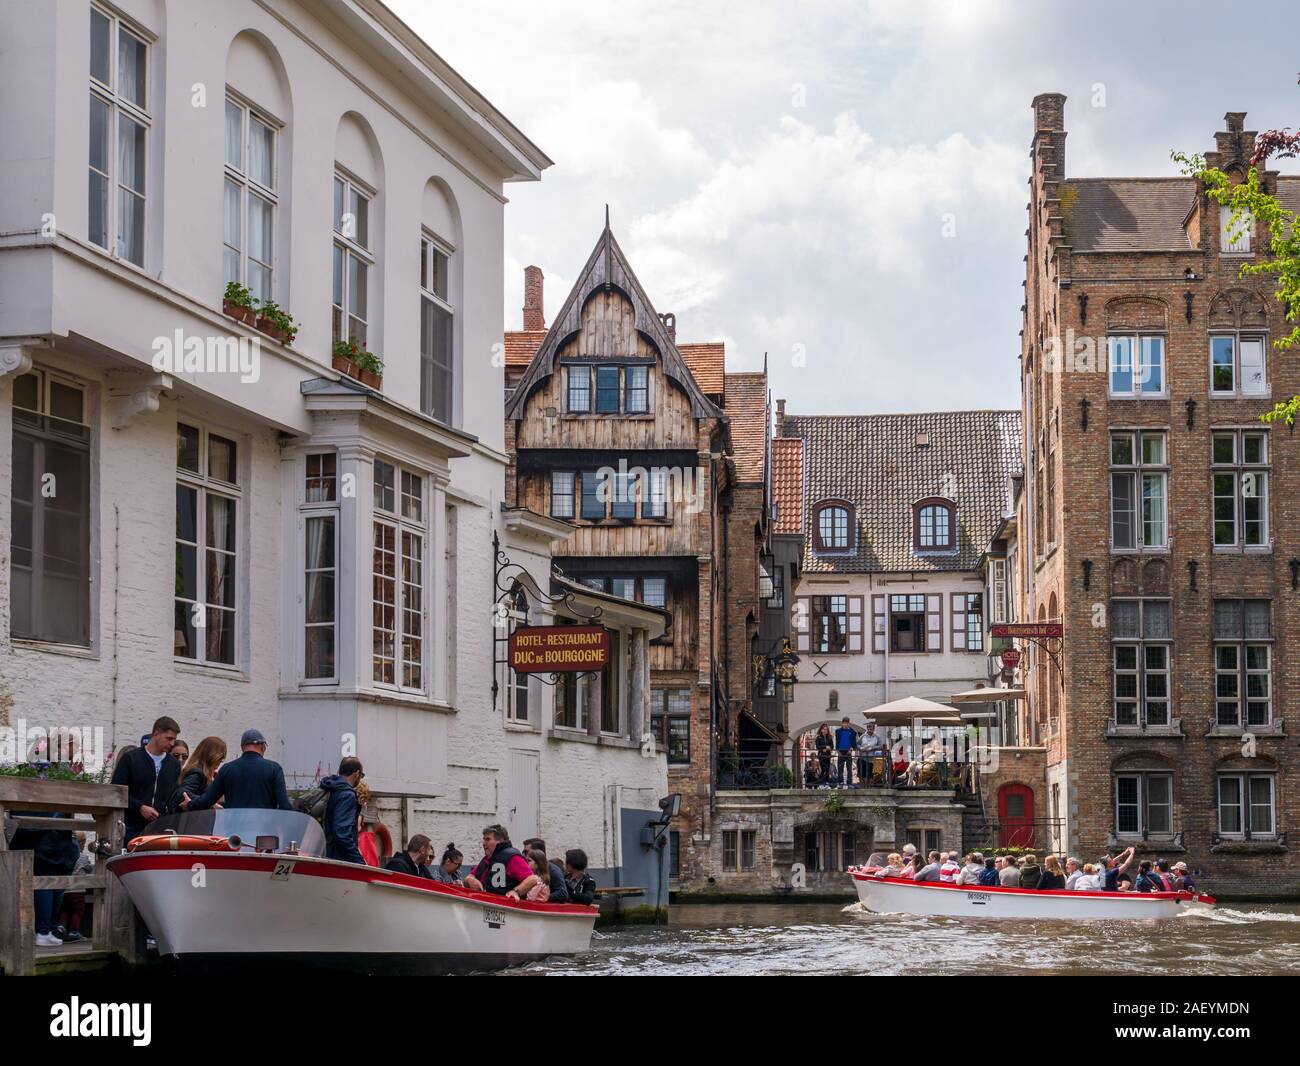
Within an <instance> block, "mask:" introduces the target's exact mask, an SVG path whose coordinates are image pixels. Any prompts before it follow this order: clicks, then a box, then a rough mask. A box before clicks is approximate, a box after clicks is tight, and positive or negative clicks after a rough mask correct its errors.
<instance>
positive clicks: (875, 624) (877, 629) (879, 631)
mask: <svg viewBox="0 0 1300 1066" xmlns="http://www.w3.org/2000/svg"><path fill="white" fill-rule="evenodd" d="M885 622H886V619H885V597H884V596H872V597H871V650H872V651H873V652H875V653H881V652H883V651H884V650H885V640H886V639H887V638H888V636H889V634H888V632H887V629H888V626H887V625H886V624H885Z"/></svg>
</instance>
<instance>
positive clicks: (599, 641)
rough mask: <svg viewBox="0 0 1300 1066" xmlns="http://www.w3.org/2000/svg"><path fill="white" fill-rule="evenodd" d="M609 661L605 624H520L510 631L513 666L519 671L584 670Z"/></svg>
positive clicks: (531, 672) (521, 672)
mask: <svg viewBox="0 0 1300 1066" xmlns="http://www.w3.org/2000/svg"><path fill="white" fill-rule="evenodd" d="M608 663H609V630H607V629H605V628H604V627H603V626H520V627H519V628H518V629H516V630H515V631H514V632H513V633H511V634H510V666H511V669H513V670H514V671H515V672H516V673H519V674H545V673H561V674H564V673H584V672H586V671H588V670H601V669H604V667H605V666H606V665H608Z"/></svg>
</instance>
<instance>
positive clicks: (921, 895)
mask: <svg viewBox="0 0 1300 1066" xmlns="http://www.w3.org/2000/svg"><path fill="white" fill-rule="evenodd" d="M853 881H854V884H855V885H856V887H857V891H858V900H859V901H860V902H861V903H862V905H863V906H864V907H866V908H867V910H870V911H874V912H875V913H877V914H924V915H936V916H941V917H952V918H1030V919H1035V918H1046V919H1060V920H1065V921H1076V920H1090V919H1139V920H1141V919H1150V918H1173V917H1176V916H1177V915H1179V914H1181V913H1183V912H1184V911H1185V910H1186V909H1187V908H1188V906H1198V905H1212V904H1213V900H1211V899H1209V897H1194V896H1192V895H1191V894H1190V893H1187V892H1070V891H1059V892H1058V891H1044V892H1039V891H1036V890H1034V889H1021V888H992V887H988V888H979V887H975V886H971V885H947V884H942V883H934V882H922V883H919V884H918V883H917V882H915V881H907V880H904V879H901V878H893V877H872V876H871V875H870V874H861V873H854V874H853Z"/></svg>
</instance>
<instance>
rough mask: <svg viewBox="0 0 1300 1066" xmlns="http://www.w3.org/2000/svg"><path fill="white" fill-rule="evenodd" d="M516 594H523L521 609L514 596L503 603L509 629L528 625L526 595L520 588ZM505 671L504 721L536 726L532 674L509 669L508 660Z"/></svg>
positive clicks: (537, 723)
mask: <svg viewBox="0 0 1300 1066" xmlns="http://www.w3.org/2000/svg"><path fill="white" fill-rule="evenodd" d="M518 594H519V595H521V596H524V606H523V608H522V609H521V608H520V606H519V604H518V602H517V601H516V599H515V597H514V596H510V597H508V598H507V600H506V603H505V607H506V619H507V620H508V621H507V624H508V625H509V626H510V628H511V630H513V629H514V628H515V627H516V626H526V625H528V603H527V596H526V594H525V593H524V592H523V590H522V589H520V590H519V593H518ZM505 671H506V679H505V680H506V699H505V704H506V721H507V722H512V723H514V724H515V725H522V726H529V727H531V728H537V727H538V726H539V725H540V721H538V722H534V721H533V718H532V713H533V710H534V707H535V705H534V701H533V689H532V685H531V684H530V679H531V677H532V675H531V674H529V673H527V672H525V671H523V670H514V669H511V667H510V664H509V663H508V662H507V663H506V664H505ZM521 694H522V695H523V699H524V710H523V714H522V715H521V714H520V713H519V697H520V695H521Z"/></svg>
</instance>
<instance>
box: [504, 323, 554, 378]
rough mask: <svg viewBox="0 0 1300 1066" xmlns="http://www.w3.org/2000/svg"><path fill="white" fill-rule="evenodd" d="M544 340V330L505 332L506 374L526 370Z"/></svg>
mask: <svg viewBox="0 0 1300 1066" xmlns="http://www.w3.org/2000/svg"><path fill="white" fill-rule="evenodd" d="M545 339H546V330H544V329H519V330H506V372H507V373H509V372H510V371H512V370H524V369H526V368H527V367H528V364H529V363H531V362H532V361H533V356H534V355H536V354H537V349H538V348H540V347H541V346H542V341H544V340H545Z"/></svg>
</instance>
